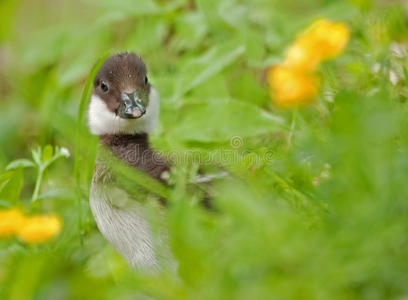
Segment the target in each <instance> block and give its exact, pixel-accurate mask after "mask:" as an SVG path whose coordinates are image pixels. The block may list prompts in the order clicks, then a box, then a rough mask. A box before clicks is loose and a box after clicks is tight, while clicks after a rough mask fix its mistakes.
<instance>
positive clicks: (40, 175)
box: [31, 166, 44, 203]
mask: <svg viewBox="0 0 408 300" xmlns="http://www.w3.org/2000/svg"><path fill="white" fill-rule="evenodd" d="M43 174H44V168H43V167H41V166H38V175H37V181H36V182H35V188H34V192H33V196H32V197H31V203H34V202H35V201H36V200H37V199H38V196H39V194H40V187H41V182H42V178H43Z"/></svg>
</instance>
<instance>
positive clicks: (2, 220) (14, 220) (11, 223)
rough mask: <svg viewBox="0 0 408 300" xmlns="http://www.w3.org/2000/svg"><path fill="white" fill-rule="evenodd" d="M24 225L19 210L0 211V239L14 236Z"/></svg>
mask: <svg viewBox="0 0 408 300" xmlns="http://www.w3.org/2000/svg"><path fill="white" fill-rule="evenodd" d="M23 223H24V216H23V214H22V212H21V211H20V210H19V209H16V208H13V209H8V210H2V211H0V237H9V236H11V235H14V234H15V233H16V232H17V231H18V230H19V229H20V227H21V225H22V224H23Z"/></svg>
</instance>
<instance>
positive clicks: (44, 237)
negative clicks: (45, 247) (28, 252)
mask: <svg viewBox="0 0 408 300" xmlns="http://www.w3.org/2000/svg"><path fill="white" fill-rule="evenodd" d="M60 230H61V221H60V219H59V218H57V217H55V216H46V215H37V216H32V217H28V218H26V220H25V222H24V224H23V226H22V227H21V228H20V230H19V231H18V237H19V238H20V239H21V240H22V241H24V242H26V243H28V244H36V243H43V242H46V241H48V240H49V239H51V238H52V237H54V236H55V235H57V234H58V233H59V232H60Z"/></svg>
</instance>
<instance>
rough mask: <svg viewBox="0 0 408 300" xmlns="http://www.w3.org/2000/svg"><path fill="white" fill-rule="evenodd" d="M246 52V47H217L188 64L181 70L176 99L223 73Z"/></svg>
mask: <svg viewBox="0 0 408 300" xmlns="http://www.w3.org/2000/svg"><path fill="white" fill-rule="evenodd" d="M244 52H245V46H243V45H239V46H236V45H234V46H233V47H231V46H230V45H229V44H228V45H222V46H215V47H213V48H212V49H210V50H209V51H207V52H206V53H205V54H204V55H203V56H201V57H199V58H197V59H194V60H192V61H190V62H189V63H187V64H186V66H185V67H184V68H183V69H182V70H181V72H180V76H179V78H180V79H179V81H178V83H177V88H176V94H175V95H174V97H175V98H178V97H179V96H181V95H183V94H185V93H187V92H189V91H190V90H191V89H193V88H195V87H197V86H198V85H200V84H201V83H203V82H204V81H206V80H207V79H209V78H210V77H212V76H214V75H215V74H217V73H219V72H221V71H222V70H223V69H224V68H225V67H227V66H228V65H230V64H231V63H233V62H234V61H235V60H236V59H237V58H238V57H239V56H241V55H242V54H243V53H244Z"/></svg>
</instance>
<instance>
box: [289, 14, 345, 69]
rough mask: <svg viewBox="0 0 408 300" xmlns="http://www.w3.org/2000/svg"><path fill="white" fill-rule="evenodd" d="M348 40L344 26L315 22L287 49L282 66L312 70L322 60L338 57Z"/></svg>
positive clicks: (341, 24)
mask: <svg viewBox="0 0 408 300" xmlns="http://www.w3.org/2000/svg"><path fill="white" fill-rule="evenodd" d="M349 38H350V33H349V30H348V28H347V26H346V25H345V24H343V23H331V22H329V21H327V20H324V19H323V20H317V21H315V22H314V23H313V24H312V25H310V26H309V27H308V28H307V29H306V31H305V32H303V33H302V34H301V35H299V36H298V38H297V39H296V41H295V42H294V43H293V45H292V46H290V47H289V48H288V50H287V52H286V59H285V63H284V64H285V65H287V66H290V67H294V68H299V69H304V70H308V71H310V70H314V69H315V68H316V67H317V65H318V64H319V63H321V62H322V61H323V60H326V59H329V58H333V57H335V56H337V55H339V54H340V53H341V52H342V51H343V50H344V48H345V46H346V45H347V42H348V40H349Z"/></svg>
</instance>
